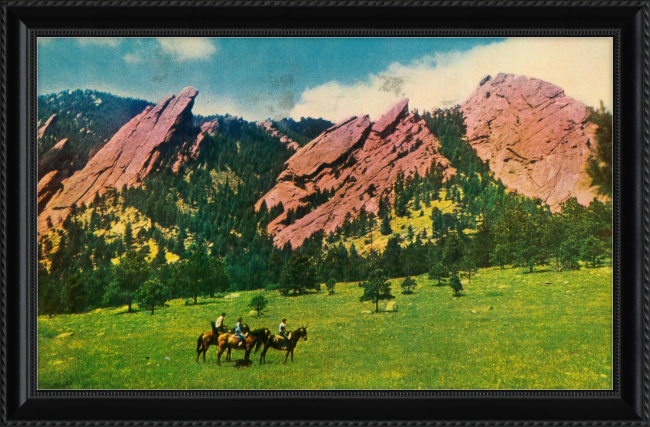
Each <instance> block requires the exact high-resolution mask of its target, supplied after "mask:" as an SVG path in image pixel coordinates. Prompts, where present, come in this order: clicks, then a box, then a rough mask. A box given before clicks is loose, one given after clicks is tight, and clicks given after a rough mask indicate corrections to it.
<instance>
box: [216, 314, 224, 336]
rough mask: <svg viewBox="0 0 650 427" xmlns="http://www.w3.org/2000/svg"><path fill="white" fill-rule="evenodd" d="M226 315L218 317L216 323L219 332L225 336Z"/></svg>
mask: <svg viewBox="0 0 650 427" xmlns="http://www.w3.org/2000/svg"><path fill="white" fill-rule="evenodd" d="M225 317H226V313H221V316H219V317H217V321H216V322H214V326H215V327H216V328H217V332H219V333H220V334H223V333H225V332H227V331H226V325H225V324H224V323H223V321H224V318H225Z"/></svg>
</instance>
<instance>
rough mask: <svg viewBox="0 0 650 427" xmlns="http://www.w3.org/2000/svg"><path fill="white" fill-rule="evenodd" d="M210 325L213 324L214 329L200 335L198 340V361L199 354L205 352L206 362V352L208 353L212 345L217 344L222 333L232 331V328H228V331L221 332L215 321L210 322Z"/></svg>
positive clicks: (197, 358)
mask: <svg viewBox="0 0 650 427" xmlns="http://www.w3.org/2000/svg"><path fill="white" fill-rule="evenodd" d="M210 325H212V330H211V331H208V332H206V333H203V334H201V335H199V339H198V340H197V342H196V361H197V362H198V361H199V356H200V355H201V353H203V361H204V362H205V353H207V351H208V349H209V348H210V346H211V345H217V339H218V337H219V335H220V334H227V333H230V332H231V331H230V330H227V331H226V332H219V331H218V330H217V326H216V325H215V323H214V322H210Z"/></svg>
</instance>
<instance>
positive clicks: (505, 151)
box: [34, 37, 613, 390]
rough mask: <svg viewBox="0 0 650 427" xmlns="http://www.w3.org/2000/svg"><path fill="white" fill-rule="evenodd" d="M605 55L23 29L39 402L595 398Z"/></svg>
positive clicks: (604, 380)
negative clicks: (121, 396) (319, 395)
mask: <svg viewBox="0 0 650 427" xmlns="http://www.w3.org/2000/svg"><path fill="white" fill-rule="evenodd" d="M612 109H613V39H612V38H607V37H602V38H600V37H585V38H579V37H572V38H560V37H540V38H517V37H516V38H481V37H478V38H445V37H420V38H382V37H372V38H361V37H359V38H265V37H260V38H201V37H181V38H174V37H163V38H155V37H146V38H145V37H143V38H111V37H105V38H92V37H77V38H63V37H52V38H39V39H38V123H37V124H36V123H35V124H34V126H35V129H36V128H37V130H38V147H37V148H38V341H37V345H38V368H37V369H38V388H39V389H41V390H56V389H66V390H83V389H93V390H102V389H129V390H143V389H144V390H152V389H208V390H214V389H245V390H263V389H325V390H326V389H355V390H358V389H388V390H398V389H400V390H402V389H405V390H456V389H481V390H497V389H499V390H503V389H526V390H556V389H588V390H611V389H612V388H613V356H612V353H613V333H612V327H613V318H612V310H613V306H612V304H613V273H612V199H613V197H612V191H613V189H612V144H613V141H612V135H613V129H612V112H613V111H612Z"/></svg>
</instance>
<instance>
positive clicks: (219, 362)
mask: <svg viewBox="0 0 650 427" xmlns="http://www.w3.org/2000/svg"><path fill="white" fill-rule="evenodd" d="M224 350H225V348H221V347H219V354H217V365H221V355H222V354H223V352H224Z"/></svg>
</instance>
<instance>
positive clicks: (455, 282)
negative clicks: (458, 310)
mask: <svg viewBox="0 0 650 427" xmlns="http://www.w3.org/2000/svg"><path fill="white" fill-rule="evenodd" d="M449 286H451V289H452V290H453V291H454V296H455V297H460V296H461V293H460V291H462V290H463V284H462V283H461V282H460V278H459V277H458V274H454V275H453V276H451V279H449Z"/></svg>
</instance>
